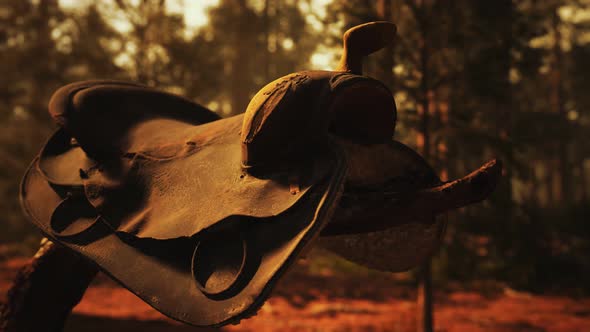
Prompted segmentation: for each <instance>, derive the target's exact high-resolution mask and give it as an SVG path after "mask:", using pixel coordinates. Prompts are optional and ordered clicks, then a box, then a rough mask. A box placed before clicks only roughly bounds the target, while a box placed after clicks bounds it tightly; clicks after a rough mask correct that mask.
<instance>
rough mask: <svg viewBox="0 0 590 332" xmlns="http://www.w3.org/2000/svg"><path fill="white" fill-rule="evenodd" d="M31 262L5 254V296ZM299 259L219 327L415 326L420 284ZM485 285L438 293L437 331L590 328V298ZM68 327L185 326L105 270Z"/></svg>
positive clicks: (160, 331)
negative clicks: (262, 296) (268, 292)
mask: <svg viewBox="0 0 590 332" xmlns="http://www.w3.org/2000/svg"><path fill="white" fill-rule="evenodd" d="M26 262H27V260H26V259H19V258H12V259H9V260H3V261H0V294H2V295H1V296H0V302H2V301H4V299H5V298H4V296H5V294H6V290H7V289H8V287H9V285H10V282H11V280H12V279H13V278H14V276H15V274H16V271H17V270H18V269H19V268H20V267H21V266H22V265H23V264H25V263H26ZM309 271H310V269H309V261H306V260H302V261H300V262H299V263H298V264H297V265H296V266H295V268H294V269H293V270H292V271H290V272H289V274H287V276H286V277H285V278H283V279H282V280H281V282H280V283H279V284H278V286H277V288H276V289H275V291H274V292H273V296H272V297H271V298H270V299H269V300H268V301H267V302H266V304H265V305H264V306H263V307H262V308H261V309H260V311H259V312H258V315H256V316H255V317H252V318H250V319H247V320H243V321H242V322H241V324H240V325H236V326H228V327H224V328H222V329H220V331H257V332H259V331H260V332H264V331H281V332H291V331H322V332H323V331H363V332H364V331H414V330H415V315H416V314H415V313H416V305H415V302H414V299H415V296H416V291H415V287H412V286H411V285H409V284H408V283H407V282H403V281H400V280H399V276H396V275H392V274H384V273H371V272H369V273H366V274H365V275H364V276H363V275H359V274H358V273H357V274H352V275H346V276H342V274H341V273H335V272H334V271H331V270H329V269H325V268H324V269H322V270H320V271H319V272H318V271H316V273H309ZM485 289H486V290H483V291H482V290H481V289H480V290H477V291H476V290H474V289H473V288H470V289H467V288H466V287H457V286H452V285H450V286H447V287H445V290H440V291H438V292H436V294H435V322H436V328H435V330H436V331H453V332H454V331H469V332H478V331H506V332H508V331H535V332H536V331H555V332H558V331H559V332H562V331H563V332H566V331H567V332H570V331H577V332H582V331H590V298H571V297H567V296H562V295H539V294H530V293H523V292H518V291H515V290H512V289H510V288H507V287H486V288H485ZM66 331H67V332H74V331H85V332H94V331H111V332H118V331H126V332H135V331H142V332H164V331H166V332H184V331H218V330H217V329H203V330H201V329H196V328H193V327H190V326H186V325H182V324H179V323H177V322H174V321H172V320H170V319H168V318H166V317H164V316H163V315H162V314H160V313H158V312H157V311H155V310H154V309H152V308H151V307H149V306H148V305H147V304H145V303H143V302H142V301H141V300H139V299H138V298H137V297H135V296H134V295H133V294H131V293H130V292H128V291H127V290H125V289H123V288H121V287H120V286H118V285H117V284H116V283H114V282H113V281H111V280H110V279H108V278H107V277H106V276H104V275H99V277H97V279H96V280H95V281H94V282H93V284H92V286H91V287H90V288H89V290H88V291H87V293H86V294H85V296H84V298H83V299H82V302H81V303H80V304H79V305H78V306H77V307H76V308H75V309H74V314H73V315H72V316H71V317H70V319H69V320H68V323H67V326H66Z"/></svg>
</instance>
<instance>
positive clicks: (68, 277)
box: [0, 239, 98, 332]
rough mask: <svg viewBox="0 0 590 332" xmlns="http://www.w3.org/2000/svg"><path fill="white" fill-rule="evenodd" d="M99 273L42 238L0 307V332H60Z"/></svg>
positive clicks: (86, 262)
mask: <svg viewBox="0 0 590 332" xmlns="http://www.w3.org/2000/svg"><path fill="white" fill-rule="evenodd" d="M97 272H98V269H97V268H96V267H95V266H94V265H93V264H92V263H90V262H89V261H87V260H86V259H84V258H82V257H80V256H78V255H77V254H75V253H74V252H73V251H71V250H69V249H67V248H65V247H62V246H59V245H56V244H54V243H53V242H51V241H49V240H48V239H43V240H42V241H41V247H40V248H39V251H38V252H37V253H36V254H35V256H34V257H33V259H32V260H31V262H30V263H29V264H27V265H25V266H24V267H23V268H21V270H20V271H19V272H18V274H17V276H16V278H15V280H14V283H13V285H12V288H11V289H10V290H9V291H8V296H7V301H6V303H5V304H4V305H3V306H2V307H1V308H0V331H3V332H28V331H31V332H33V331H35V332H40V331H49V332H57V331H61V330H62V329H63V327H64V324H65V321H66V319H67V317H68V315H69V314H70V312H71V311H72V309H73V308H74V307H75V306H76V305H77V304H78V302H80V300H81V299H82V296H83V295H84V292H85V291H86V288H88V285H89V284H90V282H91V281H92V279H94V276H95V275H96V273H97Z"/></svg>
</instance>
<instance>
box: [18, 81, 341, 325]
mask: <svg viewBox="0 0 590 332" xmlns="http://www.w3.org/2000/svg"><path fill="white" fill-rule="evenodd" d="M191 110H192V113H191ZM101 112H102V113H101ZM50 113H51V114H52V116H54V118H55V119H56V120H57V122H58V123H59V124H60V125H61V129H59V130H58V131H57V132H56V133H55V134H54V135H53V136H52V137H51V138H50V139H49V140H48V142H47V144H46V145H45V146H44V148H43V149H42V151H41V152H40V154H39V156H38V157H37V158H36V159H35V160H34V161H33V163H32V164H31V166H30V168H29V170H28V171H27V173H26V175H25V177H24V179H23V183H22V188H21V202H22V205H23V208H24V210H25V212H26V213H27V215H28V216H29V217H30V219H31V220H32V221H33V222H34V223H35V224H36V225H37V226H38V227H39V228H40V229H41V230H42V231H43V233H45V234H46V235H47V236H49V237H50V238H52V239H53V240H55V241H57V242H59V243H61V244H63V245H66V246H68V247H69V248H72V249H73V250H75V251H77V252H79V253H81V254H82V255H84V256H85V257H87V258H89V259H90V260H92V261H93V262H95V263H96V264H97V265H98V266H100V267H101V268H102V269H103V270H104V271H105V272H106V273H107V274H109V275H111V276H112V277H113V278H114V279H116V280H118V281H120V282H121V283H122V284H123V285H124V286H125V287H127V288H128V289H130V290H131V291H132V292H134V293H135V294H137V295H138V296H139V297H140V298H142V299H143V300H144V301H146V302H147V303H148V304H150V305H152V306H153V307H155V308H156V309H158V310H160V311H161V312H163V313H164V314H166V315H168V316H170V317H172V318H174V319H178V320H181V321H183V322H187V323H190V324H194V325H199V326H211V325H223V324H225V323H228V322H235V321H237V320H239V319H241V318H243V317H247V316H248V315H251V314H253V313H255V311H256V310H257V308H258V307H259V306H260V305H262V303H263V301H264V299H265V298H266V297H267V296H268V295H269V292H270V290H271V289H272V287H273V285H274V283H275V281H276V280H277V279H278V278H279V277H280V275H281V274H282V273H283V272H284V271H285V270H286V269H287V268H288V266H289V265H290V264H291V263H292V262H293V260H294V259H295V258H296V257H297V255H298V253H299V252H300V251H301V250H302V249H303V247H304V246H305V245H307V244H308V242H309V241H310V240H311V239H313V238H314V237H315V236H317V235H318V234H319V230H320V229H321V228H322V227H323V226H324V225H325V223H326V222H327V221H328V220H329V219H330V215H331V214H332V212H333V210H334V208H335V206H336V205H337V202H338V199H339V197H340V195H341V192H342V187H343V183H344V179H345V173H346V162H345V157H344V155H343V152H342V150H341V149H340V147H339V146H338V145H336V144H335V143H334V142H333V141H332V139H331V138H329V136H328V135H327V131H324V136H323V137H324V139H323V140H318V142H317V144H315V145H314V146H313V148H310V149H306V150H305V152H304V153H303V152H302V154H301V155H299V156H293V157H292V158H289V159H284V160H282V159H280V158H278V159H277V160H276V161H277V162H275V163H273V167H271V168H264V167H263V168H244V167H242V166H243V164H244V163H243V158H242V153H241V152H242V151H243V150H244V147H243V146H244V142H243V141H242V140H241V136H240V130H241V129H240V128H241V127H242V122H243V116H242V115H238V116H235V117H232V118H228V119H219V120H218V119H217V117H216V116H215V115H212V113H211V112H210V111H208V110H206V109H204V108H202V107H201V106H199V105H196V104H192V103H191V102H189V101H187V100H184V99H181V98H178V97H174V96H171V95H169V94H166V93H162V92H159V91H155V90H151V89H148V88H145V87H141V86H137V85H134V84H125V83H118V82H111V81H109V82H83V83H78V84H74V85H70V86H66V87H64V88H62V89H61V90H59V91H58V92H57V93H56V95H55V96H54V98H53V99H52V102H51V103H50ZM303 134H304V135H305V132H304V133H303ZM308 134H314V135H315V134H317V133H308ZM319 136H321V134H320V135H319ZM298 151H303V150H302V149H299V150H298ZM268 153H271V154H272V153H273V151H269V152H268Z"/></svg>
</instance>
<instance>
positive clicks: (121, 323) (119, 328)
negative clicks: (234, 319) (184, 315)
mask: <svg viewBox="0 0 590 332" xmlns="http://www.w3.org/2000/svg"><path fill="white" fill-rule="evenodd" d="M104 331H109V332H123V331H125V332H189V331H191V332H213V331H222V330H221V329H213V328H197V327H192V326H188V325H181V324H176V323H169V322H165V321H162V320H133V319H116V318H108V317H93V316H87V315H80V314H74V315H72V316H71V317H70V318H69V319H68V321H67V322H66V327H65V329H64V332H104Z"/></svg>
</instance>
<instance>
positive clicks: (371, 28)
mask: <svg viewBox="0 0 590 332" xmlns="http://www.w3.org/2000/svg"><path fill="white" fill-rule="evenodd" d="M396 32H397V27H396V26H395V24H393V23H391V22H386V21H378V22H370V23H365V24H361V25H357V26H355V27H353V28H350V29H348V30H347V31H346V32H345V33H344V37H343V38H342V39H343V48H344V49H343V52H342V57H341V58H340V64H339V65H338V67H337V68H336V71H344V72H351V73H353V74H357V75H362V73H363V58H364V57H366V56H367V55H369V54H372V53H375V52H377V51H379V50H380V49H382V48H384V47H386V46H388V45H392V44H393V42H394V40H395V34H396Z"/></svg>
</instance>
